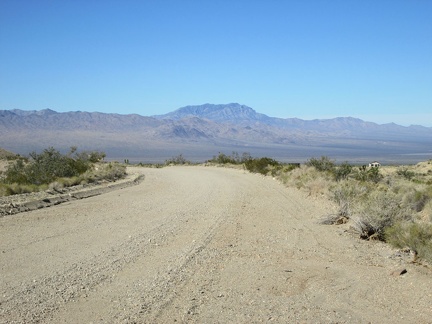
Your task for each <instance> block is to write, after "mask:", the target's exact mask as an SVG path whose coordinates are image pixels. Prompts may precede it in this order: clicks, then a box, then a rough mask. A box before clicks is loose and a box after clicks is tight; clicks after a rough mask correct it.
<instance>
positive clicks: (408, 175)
mask: <svg viewBox="0 0 432 324" xmlns="http://www.w3.org/2000/svg"><path fill="white" fill-rule="evenodd" d="M396 174H397V175H399V176H402V177H403V178H405V179H407V180H412V179H413V178H414V176H415V172H414V171H411V170H408V168H399V169H398V170H397V171H396Z"/></svg>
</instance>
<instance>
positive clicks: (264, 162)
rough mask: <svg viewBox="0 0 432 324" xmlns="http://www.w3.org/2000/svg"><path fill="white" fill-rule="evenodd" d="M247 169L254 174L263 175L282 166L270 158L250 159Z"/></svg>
mask: <svg viewBox="0 0 432 324" xmlns="http://www.w3.org/2000/svg"><path fill="white" fill-rule="evenodd" d="M244 164H245V168H246V169H247V170H248V171H249V172H253V173H261V174H264V175H266V174H268V173H269V172H270V171H272V170H274V169H275V167H281V164H280V163H279V162H278V161H276V160H273V159H271V158H268V157H262V158H258V159H249V160H247V161H245V163H244Z"/></svg>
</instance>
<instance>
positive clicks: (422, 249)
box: [385, 222, 432, 262]
mask: <svg viewBox="0 0 432 324" xmlns="http://www.w3.org/2000/svg"><path fill="white" fill-rule="evenodd" d="M385 239H386V241H387V242H388V243H390V244H391V245H393V246H394V247H397V248H406V247H408V248H410V249H411V250H413V251H415V252H416V253H417V255H418V257H420V258H422V259H425V260H427V261H429V262H432V224H427V223H412V222H397V223H395V224H393V225H392V226H390V227H388V228H387V229H386V230H385Z"/></svg>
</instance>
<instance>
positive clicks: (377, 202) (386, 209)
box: [351, 190, 412, 240]
mask: <svg viewBox="0 0 432 324" xmlns="http://www.w3.org/2000/svg"><path fill="white" fill-rule="evenodd" d="M411 218H412V212H411V211H410V210H409V209H408V208H405V207H403V206H401V204H400V200H399V197H398V196H397V195H396V194H394V193H393V192H390V191H378V190H375V191H373V192H371V194H370V195H369V196H368V198H367V199H366V200H363V201H361V202H359V204H357V205H356V206H355V210H354V212H353V215H352V217H351V219H352V220H353V221H354V229H355V230H357V231H358V232H359V233H360V236H361V237H362V238H365V239H368V238H375V239H379V240H384V231H385V229H386V228H388V227H390V226H392V225H393V224H395V223H396V222H399V221H403V220H410V219H411Z"/></svg>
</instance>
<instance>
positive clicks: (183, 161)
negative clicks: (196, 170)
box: [165, 154, 190, 165]
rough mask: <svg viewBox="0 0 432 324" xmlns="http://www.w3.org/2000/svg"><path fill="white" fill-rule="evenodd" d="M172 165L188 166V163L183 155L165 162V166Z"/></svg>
mask: <svg viewBox="0 0 432 324" xmlns="http://www.w3.org/2000/svg"><path fill="white" fill-rule="evenodd" d="M173 164H174V165H179V164H180V165H182V164H190V161H188V160H186V158H185V157H184V156H183V154H179V155H177V156H173V157H172V158H171V159H168V160H166V161H165V165H173Z"/></svg>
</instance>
